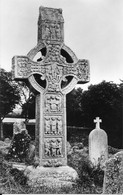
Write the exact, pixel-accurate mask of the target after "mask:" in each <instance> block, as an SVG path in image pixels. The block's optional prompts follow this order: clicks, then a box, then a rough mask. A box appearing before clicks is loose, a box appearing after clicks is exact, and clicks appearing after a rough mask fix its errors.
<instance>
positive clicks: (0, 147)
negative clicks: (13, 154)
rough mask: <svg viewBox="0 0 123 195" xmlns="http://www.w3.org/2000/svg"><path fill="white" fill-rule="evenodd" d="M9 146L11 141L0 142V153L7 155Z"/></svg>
mask: <svg viewBox="0 0 123 195" xmlns="http://www.w3.org/2000/svg"><path fill="white" fill-rule="evenodd" d="M10 144H11V141H10V140H8V139H7V140H6V141H5V140H4V141H0V152H1V153H2V154H3V155H6V154H8V151H9V148H10Z"/></svg>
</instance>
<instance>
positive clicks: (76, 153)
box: [0, 131, 120, 194]
mask: <svg viewBox="0 0 123 195" xmlns="http://www.w3.org/2000/svg"><path fill="white" fill-rule="evenodd" d="M74 132H75V133H73V132H72V133H71V134H69V136H68V143H67V160H68V163H67V164H68V166H70V167H73V168H74V169H75V170H76V171H77V173H78V175H79V179H78V181H77V182H76V183H75V184H73V186H72V187H68V188H59V189H53V188H52V189H50V190H49V189H47V188H46V187H38V188H31V187H29V186H28V185H27V178H26V177H25V176H24V174H23V171H19V170H18V169H15V168H12V166H11V164H10V162H9V161H8V160H6V154H7V152H8V148H9V143H5V142H2V141H0V193H8V194H19V193H23V194H29V193H37V194H39V193H40V194H44V193H45V194H62V193H63V194H101V193H102V192H103V179H104V171H103V170H102V169H101V168H100V166H99V165H97V166H96V167H93V166H92V164H91V163H90V161H89V159H88V157H89V156H88V135H87V134H82V133H78V132H80V131H74ZM7 144H8V145H7ZM119 151H120V150H119V149H116V148H113V147H111V146H109V147H108V152H109V158H110V157H111V156H113V155H114V154H115V153H117V152H119Z"/></svg>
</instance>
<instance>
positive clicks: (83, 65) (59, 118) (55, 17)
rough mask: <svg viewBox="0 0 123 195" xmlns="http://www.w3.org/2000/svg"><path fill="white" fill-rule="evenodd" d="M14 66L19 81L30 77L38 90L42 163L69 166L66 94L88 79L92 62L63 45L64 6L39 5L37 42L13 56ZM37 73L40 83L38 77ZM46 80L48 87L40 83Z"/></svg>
mask: <svg viewBox="0 0 123 195" xmlns="http://www.w3.org/2000/svg"><path fill="white" fill-rule="evenodd" d="M37 53H41V57H40V59H37V61H34V57H35V56H36V54H37ZM12 66H13V68H12V69H13V75H14V78H15V79H16V80H25V79H28V81H29V82H30V84H31V85H32V86H33V88H34V89H36V90H37V91H38V92H39V95H38V96H37V98H36V102H37V103H36V132H37V135H36V148H37V155H39V159H40V166H56V165H57V166H60V165H66V164H67V152H66V94H67V93H69V92H70V91H71V90H72V89H73V88H74V87H75V85H76V84H77V83H81V84H84V83H87V82H89V63H88V60H85V59H83V60H78V58H77V57H76V55H75V54H74V52H73V51H72V50H71V49H70V48H68V47H67V46H66V45H65V44H64V19H63V16H62V10H61V9H54V8H46V7H40V8H39V20H38V44H37V46H36V47H34V48H33V49H32V50H31V51H30V52H29V53H28V54H27V56H14V57H13V59H12ZM37 75H40V82H38V81H37V80H36V78H37ZM43 81H45V82H46V86H45V87H44V86H42V85H41V83H42V82H43ZM63 83H65V85H64V86H63Z"/></svg>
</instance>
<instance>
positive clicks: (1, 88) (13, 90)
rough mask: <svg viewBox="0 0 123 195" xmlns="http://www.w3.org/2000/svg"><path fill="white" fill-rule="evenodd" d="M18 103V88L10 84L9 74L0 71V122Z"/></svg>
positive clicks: (10, 77) (12, 83)
mask: <svg viewBox="0 0 123 195" xmlns="http://www.w3.org/2000/svg"><path fill="white" fill-rule="evenodd" d="M19 101H20V95H19V90H18V87H17V86H16V85H15V84H14V82H12V76H11V73H10V72H6V71H5V70H4V69H0V120H1V121H2V120H3V118H4V117H5V116H6V115H7V114H8V113H9V112H11V111H12V110H13V109H14V108H15V105H16V104H17V103H19Z"/></svg>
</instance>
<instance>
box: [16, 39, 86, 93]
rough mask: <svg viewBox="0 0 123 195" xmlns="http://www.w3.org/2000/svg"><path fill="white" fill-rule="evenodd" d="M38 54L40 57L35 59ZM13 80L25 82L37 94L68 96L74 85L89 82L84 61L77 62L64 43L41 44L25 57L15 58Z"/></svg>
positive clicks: (44, 42) (46, 42)
mask: <svg viewBox="0 0 123 195" xmlns="http://www.w3.org/2000/svg"><path fill="white" fill-rule="evenodd" d="M39 52H40V57H39V58H38V59H36V61H35V58H36V56H37V54H38V53H39ZM15 64H16V71H15V78H18V79H21V78H22V79H27V78H28V80H29V82H30V83H31V85H32V86H33V88H35V89H36V90H37V91H38V92H40V93H43V92H44V89H45V90H46V91H51V92H52V91H57V92H58V91H61V92H62V93H63V94H67V93H69V92H70V91H71V90H72V89H73V88H74V87H75V85H76V84H77V83H78V82H79V83H86V82H88V81H89V65H88V61H87V60H78V59H77V57H76V55H75V54H74V52H73V51H72V50H71V49H70V48H69V47H67V46H66V45H65V44H64V43H60V42H57V43H56V42H48V41H46V40H45V41H43V42H41V43H38V45H37V46H36V47H34V48H33V49H31V51H30V52H29V53H28V54H27V56H15V57H14V58H13V65H15Z"/></svg>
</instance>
